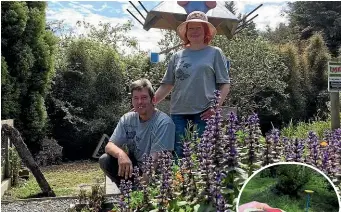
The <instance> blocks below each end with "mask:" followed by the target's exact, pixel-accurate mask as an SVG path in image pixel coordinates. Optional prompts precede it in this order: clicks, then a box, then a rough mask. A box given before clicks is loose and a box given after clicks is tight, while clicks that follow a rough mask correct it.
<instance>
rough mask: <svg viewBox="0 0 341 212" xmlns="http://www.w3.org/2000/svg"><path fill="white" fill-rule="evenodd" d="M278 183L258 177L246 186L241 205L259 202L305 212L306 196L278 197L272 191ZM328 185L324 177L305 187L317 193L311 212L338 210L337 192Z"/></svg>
mask: <svg viewBox="0 0 341 212" xmlns="http://www.w3.org/2000/svg"><path fill="white" fill-rule="evenodd" d="M275 183H276V179H274V178H261V177H260V176H259V175H256V176H255V177H254V178H253V179H252V180H250V181H249V182H248V184H247V185H246V186H245V188H244V190H243V193H242V195H241V198H240V203H239V205H242V204H244V203H248V202H252V201H258V202H263V203H267V204H268V205H270V206H271V207H276V208H280V209H282V210H284V211H286V212H304V211H305V210H304V208H305V201H306V196H305V194H304V193H303V192H302V193H301V194H300V195H299V198H297V199H296V198H292V197H290V196H288V195H276V194H274V193H273V192H272V191H271V187H272V186H273V185H274V184H275ZM327 185H328V183H326V182H325V181H324V178H322V177H318V176H317V177H312V178H311V179H310V181H309V182H308V183H307V184H306V185H305V186H304V188H303V189H302V191H303V190H304V189H310V190H313V191H315V193H314V194H313V195H312V199H311V207H310V208H309V212H329V211H337V210H338V200H337V196H336V194H335V192H333V191H328V190H327V189H326V186H327ZM333 205H334V207H333Z"/></svg>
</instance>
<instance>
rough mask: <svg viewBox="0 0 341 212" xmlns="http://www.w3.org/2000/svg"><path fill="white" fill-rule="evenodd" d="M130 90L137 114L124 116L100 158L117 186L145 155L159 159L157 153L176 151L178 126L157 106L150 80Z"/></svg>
mask: <svg viewBox="0 0 341 212" xmlns="http://www.w3.org/2000/svg"><path fill="white" fill-rule="evenodd" d="M130 91H131V95H132V104H133V107H134V112H128V113H126V114H124V115H123V116H122V117H121V119H120V121H119V122H118V124H117V126H116V128H115V130H114V133H113V134H112V136H111V138H110V139H109V142H108V144H107V145H106V147H105V152H106V153H105V154H103V155H102V156H101V157H100V159H99V163H100V167H101V169H102V170H103V171H104V173H105V174H106V175H107V176H108V177H109V178H110V179H111V180H112V181H113V182H115V183H116V184H117V185H119V184H120V180H121V179H123V178H125V179H128V178H131V177H132V173H133V166H135V165H138V166H139V167H141V165H142V163H143V156H144V154H147V155H151V156H152V157H153V159H156V157H157V153H158V152H160V151H165V150H168V151H173V150H174V140H175V125H174V123H173V121H172V119H171V118H170V117H169V116H167V115H166V114H165V113H163V112H161V111H159V110H158V109H156V108H155V107H154V103H155V97H154V89H153V87H152V85H151V83H150V81H149V80H147V79H140V80H137V81H135V82H133V83H132V84H131V87H130ZM124 146H126V147H127V148H128V150H129V151H128V153H127V152H125V151H124V150H123V147H124ZM144 177H145V176H144Z"/></svg>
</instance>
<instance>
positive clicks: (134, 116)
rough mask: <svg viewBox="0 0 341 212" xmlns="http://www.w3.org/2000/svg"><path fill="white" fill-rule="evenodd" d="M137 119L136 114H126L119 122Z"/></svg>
mask: <svg viewBox="0 0 341 212" xmlns="http://www.w3.org/2000/svg"><path fill="white" fill-rule="evenodd" d="M137 117H138V114H137V112H128V113H125V114H124V115H123V116H122V117H121V121H124V122H129V121H133V120H135V119H136V118H137Z"/></svg>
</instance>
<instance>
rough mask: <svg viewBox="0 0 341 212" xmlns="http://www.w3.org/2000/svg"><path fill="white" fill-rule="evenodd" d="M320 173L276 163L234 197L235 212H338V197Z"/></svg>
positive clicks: (255, 177)
mask: <svg viewBox="0 0 341 212" xmlns="http://www.w3.org/2000/svg"><path fill="white" fill-rule="evenodd" d="M336 191H337V190H336V188H335V185H334V184H333V183H332V181H331V180H330V179H329V178H328V177H327V176H326V175H325V174H324V173H322V172H321V171H320V170H318V169H316V168H315V167H312V166H310V165H307V164H302V163H295V162H291V163H289V162H288V163H277V164H272V165H269V166H266V167H264V168H262V169H261V170H259V171H257V172H256V173H254V174H253V175H252V176H251V177H250V178H249V179H248V180H247V182H246V183H245V184H244V185H243V187H242V189H241V192H240V194H239V197H238V203H237V205H238V207H237V208H238V209H237V211H238V212H256V211H263V212H334V211H335V212H338V211H341V210H340V206H341V203H340V196H339V195H338V193H337V192H336Z"/></svg>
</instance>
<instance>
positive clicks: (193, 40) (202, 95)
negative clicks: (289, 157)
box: [155, 11, 230, 158]
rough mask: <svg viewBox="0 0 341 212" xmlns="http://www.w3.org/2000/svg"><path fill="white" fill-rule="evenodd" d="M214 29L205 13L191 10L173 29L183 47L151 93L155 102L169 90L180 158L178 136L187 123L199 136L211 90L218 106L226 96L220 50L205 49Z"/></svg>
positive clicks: (211, 98)
mask: <svg viewBox="0 0 341 212" xmlns="http://www.w3.org/2000/svg"><path fill="white" fill-rule="evenodd" d="M216 32H217V30H216V28H215V27H214V26H213V25H212V24H211V23H209V22H208V18H207V16H206V14H205V13H203V12H200V11H194V12H192V13H190V14H189V15H188V16H187V19H186V21H185V22H183V23H182V24H180V25H179V26H178V28H177V34H178V36H179V37H180V38H181V40H183V41H184V46H185V48H184V49H183V50H181V51H179V52H176V53H175V54H174V55H173V56H172V58H171V60H170V63H169V64H168V69H167V71H166V73H165V75H164V77H163V79H162V81H161V86H160V87H159V89H158V90H157V91H156V93H155V98H156V103H158V102H160V101H161V100H163V99H164V98H165V97H166V96H167V95H168V94H169V93H170V92H171V91H173V92H172V95H171V104H170V114H171V118H172V120H173V122H174V124H175V126H176V137H175V146H174V150H175V153H176V155H177V156H178V157H180V158H182V157H183V151H182V143H181V137H182V136H184V134H185V129H186V126H187V124H188V122H189V121H192V122H193V123H194V124H196V125H197V129H198V134H199V136H201V134H202V133H203V131H204V129H205V126H206V122H205V120H207V119H208V118H210V117H211V116H212V115H214V110H213V109H212V106H213V104H214V103H213V101H214V90H218V89H219V90H220V91H221V99H220V102H219V106H221V105H222V104H223V102H224V100H225V98H226V96H227V94H228V93H229V89H230V85H229V83H230V79H229V75H228V69H227V61H226V58H225V56H224V54H223V52H222V51H221V49H219V48H217V47H213V46H209V43H210V41H211V40H212V39H213V37H214V36H215V34H216Z"/></svg>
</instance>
